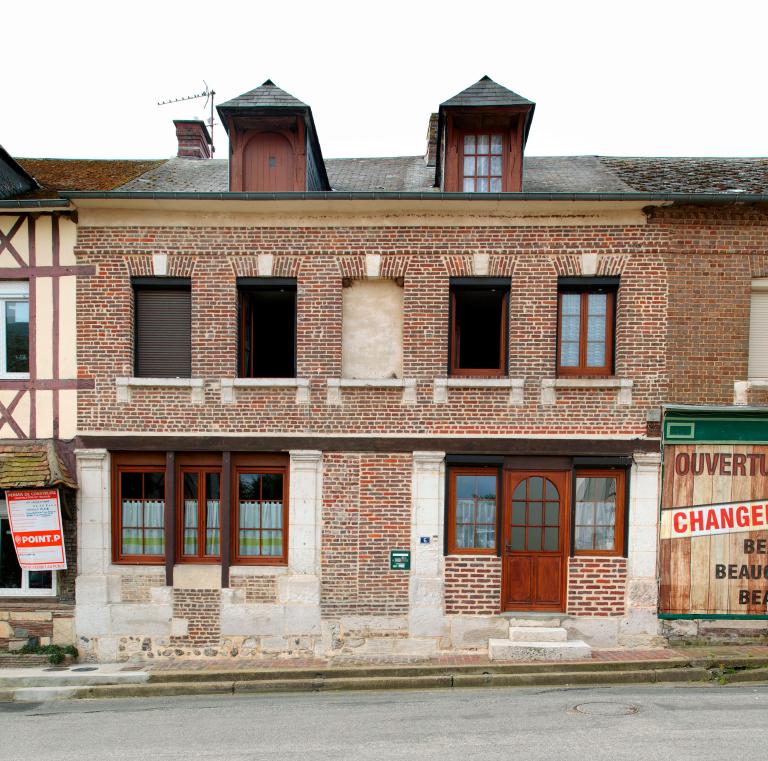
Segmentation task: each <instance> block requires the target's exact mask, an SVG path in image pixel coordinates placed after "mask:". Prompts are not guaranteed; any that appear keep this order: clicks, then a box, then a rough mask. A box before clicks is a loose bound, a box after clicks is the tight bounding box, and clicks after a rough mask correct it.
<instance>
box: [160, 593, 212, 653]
mask: <svg viewBox="0 0 768 761" xmlns="http://www.w3.org/2000/svg"><path fill="white" fill-rule="evenodd" d="M173 617H174V618H183V619H186V621H187V625H188V629H187V634H186V635H185V636H172V637H171V645H172V646H173V645H179V646H187V647H189V646H193V647H194V646H197V647H206V646H210V647H217V646H218V645H219V644H220V639H221V591H220V590H218V589H174V590H173Z"/></svg>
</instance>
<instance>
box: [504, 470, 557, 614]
mask: <svg viewBox="0 0 768 761" xmlns="http://www.w3.org/2000/svg"><path fill="white" fill-rule="evenodd" d="M569 475H570V474H569V473H568V472H556V471H553V472H547V471H542V472H533V471H507V472H506V474H505V478H506V482H505V489H504V508H503V512H502V521H503V523H502V574H503V575H502V608H503V609H504V610H543V611H547V610H551V611H557V612H563V611H565V595H566V574H567V568H568V562H567V547H568V520H567V514H568V513H567V505H568V504H569V500H568V477H569Z"/></svg>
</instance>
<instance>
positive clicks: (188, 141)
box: [173, 119, 212, 159]
mask: <svg viewBox="0 0 768 761" xmlns="http://www.w3.org/2000/svg"><path fill="white" fill-rule="evenodd" d="M173 123H174V125H175V127H176V137H177V138H178V141H179V151H178V153H177V154H176V155H177V156H178V157H179V158H180V159H209V158H211V155H212V154H211V135H210V133H209V132H208V128H207V127H206V126H205V122H203V121H201V120H200V119H174V120H173Z"/></svg>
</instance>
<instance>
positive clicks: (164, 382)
mask: <svg viewBox="0 0 768 761" xmlns="http://www.w3.org/2000/svg"><path fill="white" fill-rule="evenodd" d="M115 382H116V385H117V401H118V403H120V404H128V403H129V402H130V401H131V395H132V392H133V389H134V388H188V389H189V391H190V397H191V402H192V404H202V403H203V401H204V398H205V381H203V379H202V378H116V379H115Z"/></svg>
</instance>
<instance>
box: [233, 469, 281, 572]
mask: <svg viewBox="0 0 768 761" xmlns="http://www.w3.org/2000/svg"><path fill="white" fill-rule="evenodd" d="M286 475H287V474H286V472H285V469H284V468H267V467H261V468H259V467H255V466H252V465H251V466H249V465H241V466H237V467H236V484H235V486H236V489H237V492H236V498H235V513H236V519H235V521H234V522H233V523H234V527H235V536H234V542H233V547H234V552H235V562H238V563H250V564H256V563H261V564H264V563H274V562H275V561H281V562H287V559H288V556H287V543H286V541H285V537H286V528H287V525H288V501H287V499H286V498H285V497H286Z"/></svg>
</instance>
